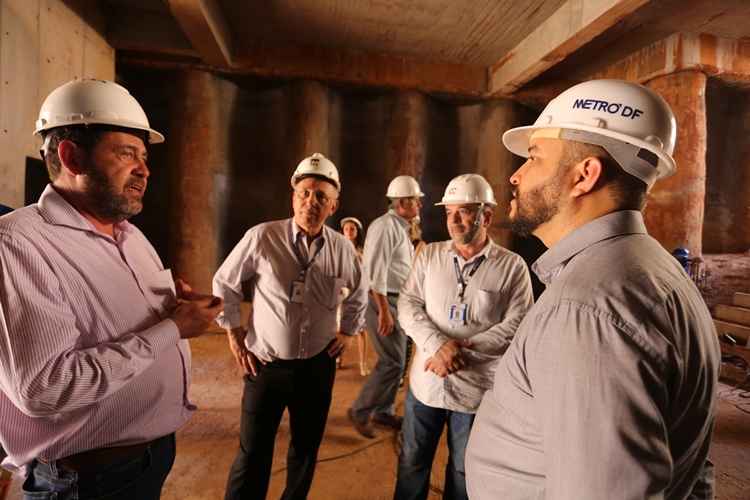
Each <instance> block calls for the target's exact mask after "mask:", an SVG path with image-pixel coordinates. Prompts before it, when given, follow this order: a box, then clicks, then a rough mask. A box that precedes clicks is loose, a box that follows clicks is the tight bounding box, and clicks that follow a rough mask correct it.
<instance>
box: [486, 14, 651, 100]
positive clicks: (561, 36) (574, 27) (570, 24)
mask: <svg viewBox="0 0 750 500" xmlns="http://www.w3.org/2000/svg"><path fill="white" fill-rule="evenodd" d="M649 1H650V0H568V1H567V2H565V3H564V4H563V5H562V6H561V7H560V8H559V9H558V10H557V11H556V12H555V13H554V14H552V16H550V17H549V18H548V19H547V20H546V21H545V22H544V23H542V24H541V25H540V26H539V27H538V28H537V29H535V30H534V31H533V32H532V33H531V34H530V35H529V36H527V37H526V38H525V39H524V40H522V41H521V43H519V44H518V45H517V46H516V47H515V48H514V49H512V50H510V51H509V52H508V53H507V54H506V55H505V56H504V57H503V58H502V59H500V60H499V61H498V62H497V63H496V64H494V65H493V66H492V67H491V68H490V69H489V94H490V95H492V96H494V97H498V96H507V95H510V94H512V93H513V92H515V91H516V90H517V89H519V88H520V87H521V86H523V85H524V84H526V83H527V82H529V81H531V80H532V79H534V78H536V77H537V76H539V75H540V74H542V73H543V72H544V71H546V70H548V69H549V68H551V67H552V66H554V65H555V64H557V63H558V62H560V61H562V60H563V59H565V58H566V57H567V56H569V55H570V54H572V53H573V52H575V51H576V50H578V49H579V48H581V47H582V46H584V45H585V44H586V43H588V42H590V41H591V40H593V39H594V38H595V37H596V36H598V35H600V34H601V33H603V32H604V31H606V30H607V29H609V28H611V27H612V26H613V25H615V24H616V23H618V22H619V21H621V20H623V19H625V18H626V17H627V16H629V15H630V14H632V13H633V12H634V11H635V10H636V9H638V8H639V7H642V6H643V5H645V4H647V3H648V2H649Z"/></svg>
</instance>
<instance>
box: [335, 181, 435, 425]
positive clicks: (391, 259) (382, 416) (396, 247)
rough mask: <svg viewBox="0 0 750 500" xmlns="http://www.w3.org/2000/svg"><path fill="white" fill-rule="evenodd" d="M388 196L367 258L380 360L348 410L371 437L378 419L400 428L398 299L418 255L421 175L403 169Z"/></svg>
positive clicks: (402, 346) (370, 234) (372, 331)
mask: <svg viewBox="0 0 750 500" xmlns="http://www.w3.org/2000/svg"><path fill="white" fill-rule="evenodd" d="M386 196H387V197H388V199H390V200H391V208H390V210H388V212H387V213H385V214H383V215H381V216H380V217H378V218H377V219H375V220H374V221H373V222H372V224H370V227H369V229H368V230H367V238H366V239H365V249H364V259H363V260H364V265H365V270H366V271H367V277H368V279H369V282H370V306H369V308H368V311H367V331H368V334H369V335H370V339H371V340H372V345H373V347H374V348H375V351H376V352H377V353H378V363H377V364H376V365H375V369H374V370H373V371H372V373H371V374H370V376H369V377H368V379H367V380H366V381H365V384H364V386H363V387H362V390H361V391H360V393H359V396H358V397H357V400H356V401H354V404H352V407H351V408H350V409H349V411H348V415H349V419H350V420H351V421H352V423H353V424H354V427H355V428H356V429H357V431H358V432H359V433H360V434H362V435H363V436H365V437H367V438H373V437H375V432H374V430H373V428H372V423H373V422H375V423H376V424H379V425H383V426H386V427H389V428H393V429H400V428H401V421H402V419H401V417H399V416H397V415H395V414H394V409H393V403H394V401H395V400H396V393H397V392H398V386H399V381H400V380H401V377H402V376H403V375H404V370H405V368H406V335H405V334H404V332H403V330H402V329H401V327H400V326H399V324H398V322H397V321H396V318H397V317H398V316H397V313H396V301H397V300H398V293H399V290H401V286H402V285H403V284H404V281H406V277H407V276H408V275H409V270H410V269H411V264H412V260H414V247H413V246H412V243H411V240H410V238H409V227H410V226H409V224H410V222H411V221H412V220H413V219H414V218H415V217H417V216H418V215H419V209H420V208H421V207H422V197H423V196H424V193H422V190H421V189H420V188H419V184H418V183H417V181H416V179H414V178H413V177H411V176H408V175H399V176H398V177H396V178H394V179H393V180H392V181H391V182H390V184H389V185H388V190H387V192H386Z"/></svg>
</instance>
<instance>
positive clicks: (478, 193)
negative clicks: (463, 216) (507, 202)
mask: <svg viewBox="0 0 750 500" xmlns="http://www.w3.org/2000/svg"><path fill="white" fill-rule="evenodd" d="M465 203H481V204H484V205H490V206H493V207H494V206H496V205H497V202H496V201H495V193H493V192H492V186H490V183H489V182H487V181H486V180H485V178H484V177H482V176H481V175H479V174H462V175H459V176H458V177H454V178H453V179H452V180H451V181H450V182H449V183H448V186H447V187H446V188H445V194H444V195H443V199H442V200H440V203H435V205H462V204H465Z"/></svg>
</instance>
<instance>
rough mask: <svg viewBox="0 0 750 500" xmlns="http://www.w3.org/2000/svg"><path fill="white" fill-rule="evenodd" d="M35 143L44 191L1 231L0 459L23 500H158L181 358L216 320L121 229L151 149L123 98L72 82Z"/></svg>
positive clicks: (156, 137) (128, 99)
mask: <svg viewBox="0 0 750 500" xmlns="http://www.w3.org/2000/svg"><path fill="white" fill-rule="evenodd" d="M36 134H38V135H40V136H41V137H42V139H43V141H44V142H43V145H42V149H41V152H42V157H43V159H44V162H45V165H46V167H47V171H48V173H49V178H50V184H48V185H47V187H46V189H45V190H44V192H43V193H42V195H41V197H40V198H39V202H38V203H35V204H33V205H29V206H27V207H24V208H19V209H17V210H15V211H14V212H12V213H11V214H9V215H5V216H3V217H2V218H0V280H1V283H0V444H1V446H0V447H1V448H3V449H4V450H5V452H6V453H7V454H8V456H7V458H6V459H5V462H4V463H3V465H5V466H12V467H21V466H26V468H25V470H26V472H27V477H26V481H25V482H24V484H23V490H24V497H25V498H28V499H31V498H81V499H87V498H104V497H106V498H108V499H109V498H111V499H123V500H125V499H127V500H130V499H134V498H138V499H158V498H159V497H160V494H161V488H162V484H163V483H164V480H165V478H166V477H167V474H168V473H169V471H170V469H171V468H172V463H173V462H174V459H175V431H176V430H177V429H179V428H180V427H181V426H182V425H183V424H184V423H185V422H186V421H187V420H188V418H190V415H191V414H192V413H193V411H194V410H195V406H194V405H192V404H191V402H190V400H189V399H188V385H189V380H190V379H189V376H190V347H189V345H188V342H187V341H186V340H185V339H187V338H191V337H196V336H198V335H200V334H201V333H203V332H204V331H205V330H206V328H207V327H208V326H209V324H210V323H211V322H212V321H213V320H214V318H215V317H216V315H217V314H218V313H219V311H220V310H221V308H222V302H221V300H220V299H218V298H217V297H212V296H210V295H209V296H203V295H199V294H197V293H195V292H193V291H192V290H191V288H190V287H189V286H188V285H187V284H185V283H184V282H182V281H180V280H177V283H175V282H174V281H173V280H172V274H171V272H170V271H169V269H164V267H163V266H162V263H161V261H160V260H159V257H158V255H157V254H156V251H154V249H153V247H152V246H151V244H150V243H149V242H148V240H147V239H146V237H145V236H143V234H142V233H141V232H140V231H139V230H138V229H137V228H136V227H135V226H133V225H132V224H130V223H128V221H127V219H128V218H130V217H132V216H134V215H136V214H137V213H139V212H140V211H141V209H142V208H143V195H144V193H145V191H146V185H147V183H148V178H149V175H150V171H149V168H148V166H147V147H146V144H149V143H159V142H162V141H164V137H163V136H162V135H161V134H160V133H159V132H157V131H155V130H153V129H151V128H150V126H149V122H148V119H147V118H146V114H145V113H144V112H143V109H141V107H140V105H139V104H138V102H137V101H136V100H135V99H134V98H133V97H132V96H131V95H130V94H129V93H128V91H127V90H126V89H125V88H123V87H121V86H120V85H117V84H115V83H113V82H109V81H102V80H77V81H72V82H69V83H66V84H65V85H62V86H60V87H58V88H56V89H55V90H53V91H52V93H50V95H49V96H48V97H47V98H46V100H45V101H44V103H43V104H42V108H41V111H40V112H39V119H38V121H37V123H36Z"/></svg>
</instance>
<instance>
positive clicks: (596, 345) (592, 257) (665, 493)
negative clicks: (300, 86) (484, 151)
mask: <svg viewBox="0 0 750 500" xmlns="http://www.w3.org/2000/svg"><path fill="white" fill-rule="evenodd" d="M675 137H676V124H675V119H674V116H673V114H672V111H671V110H670V109H669V106H668V105H667V104H666V102H664V100H663V99H662V98H661V97H659V96H658V95H656V94H655V93H654V92H653V91H651V90H649V89H647V88H646V87H643V86H640V85H637V84H633V83H628V82H623V81H617V80H597V81H591V82H586V83H582V84H580V85H576V86H574V87H572V88H571V89H569V90H567V91H565V92H564V93H562V94H561V95H560V96H558V97H557V98H555V99H554V100H552V101H551V102H550V104H549V105H548V106H547V107H546V108H545V110H544V111H543V112H542V114H541V116H540V117H539V119H538V120H537V122H536V123H535V124H534V125H533V126H531V127H520V128H516V129H512V130H509V131H508V132H506V133H505V134H504V136H503V142H504V144H505V145H506V147H507V148H508V149H509V150H511V151H512V152H514V153H516V154H519V155H522V156H525V157H528V160H527V161H526V163H524V165H523V166H522V167H521V168H520V169H518V170H517V171H516V172H515V173H514V174H513V176H512V177H511V179H510V182H511V184H512V185H513V194H514V199H513V200H512V201H511V211H510V216H509V217H510V220H511V223H512V228H513V229H514V231H516V232H518V233H520V234H529V233H531V234H534V235H536V236H537V237H539V238H540V239H541V240H542V241H543V242H544V243H545V244H546V245H547V246H548V247H549V250H548V251H547V252H546V253H545V254H543V255H542V256H541V257H540V258H539V260H537V262H536V263H535V264H534V266H533V270H534V272H535V273H536V274H537V275H538V276H539V278H540V279H541V280H542V281H543V282H544V283H545V284H546V285H547V289H546V291H545V292H544V294H542V296H541V297H540V299H539V301H538V302H537V303H536V304H535V305H534V306H533V307H532V309H531V310H530V311H529V313H528V315H527V316H526V317H525V318H524V320H523V321H522V322H521V325H520V326H519V328H518V331H517V333H516V337H515V339H514V341H513V343H512V344H511V346H510V348H509V349H508V351H507V352H506V354H505V356H503V358H502V359H501V360H500V363H499V364H498V368H497V372H496V376H495V385H494V387H493V389H492V390H491V391H488V392H487V393H486V394H485V396H484V399H483V400H482V403H481V405H480V408H479V411H478V413H477V417H476V420H475V423H474V428H473V430H472V434H471V437H470V439H469V446H468V449H467V457H466V461H467V464H466V473H467V488H468V491H469V496H470V497H471V498H473V499H479V500H483V499H498V498H503V499H505V500H522V499H523V500H525V499H534V500H537V499H547V500H550V499H554V500H601V499H605V498H606V499H628V500H629V499H644V498H649V499H657V498H658V499H662V498H663V499H668V500H678V499H680V500H681V499H685V498H688V496H689V495H691V494H692V495H696V493H697V490H698V489H699V488H698V487H697V486H696V485H697V483H698V482H699V479H701V478H702V477H703V476H704V471H705V470H706V469H707V468H708V467H707V464H708V462H707V456H708V449H709V444H710V441H711V432H712V426H713V412H714V404H715V390H716V384H717V380H718V371H719V363H720V354H719V346H718V341H717V338H716V332H715V329H714V326H713V322H712V320H711V316H710V314H709V312H708V309H707V308H706V305H705V303H704V301H703V299H702V297H701V296H700V293H699V292H698V290H697V289H696V287H695V286H694V284H693V282H692V281H691V280H690V279H689V278H688V276H687V275H686V274H685V272H684V270H683V269H682V268H681V267H680V265H679V263H678V262H677V261H676V260H675V259H674V258H673V257H672V256H671V255H670V254H669V253H667V252H666V251H665V250H664V249H663V248H662V247H661V245H660V244H659V243H658V242H657V241H656V240H654V239H653V238H651V237H650V236H649V235H648V234H647V232H646V228H645V225H644V222H643V217H642V214H641V210H642V208H643V205H644V201H645V198H646V193H647V191H648V189H649V188H650V187H651V186H652V185H653V183H654V182H655V181H656V180H657V179H659V178H662V177H666V176H668V175H670V174H672V173H673V172H674V170H675V163H674V160H673V159H672V156H671V154H672V151H673V149H674V143H675ZM700 486H701V487H702V486H704V484H701V485H700ZM691 498H712V495H711V492H710V488H709V491H708V495H707V496H705V497H704V496H700V497H697V496H692V497H691Z"/></svg>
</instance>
